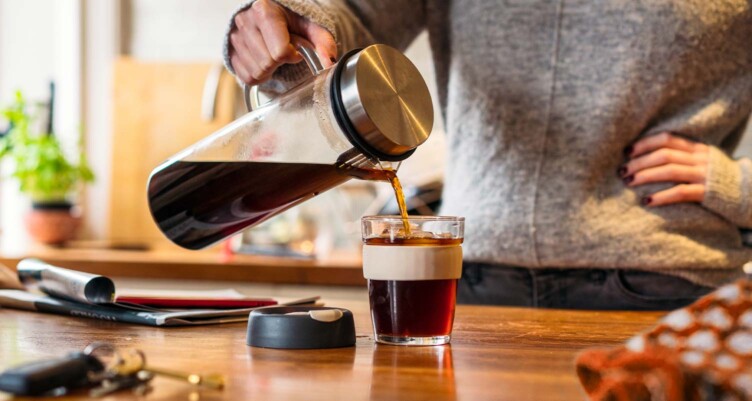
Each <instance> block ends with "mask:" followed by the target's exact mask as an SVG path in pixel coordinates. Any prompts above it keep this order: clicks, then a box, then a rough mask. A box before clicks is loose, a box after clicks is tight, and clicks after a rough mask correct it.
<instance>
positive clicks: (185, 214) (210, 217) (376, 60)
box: [148, 38, 433, 249]
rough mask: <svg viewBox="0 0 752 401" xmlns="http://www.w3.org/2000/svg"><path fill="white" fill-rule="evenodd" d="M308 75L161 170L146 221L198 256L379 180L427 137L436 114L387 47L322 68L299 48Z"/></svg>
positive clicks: (249, 93) (306, 47)
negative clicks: (288, 213)
mask: <svg viewBox="0 0 752 401" xmlns="http://www.w3.org/2000/svg"><path fill="white" fill-rule="evenodd" d="M295 44H296V47H297V49H298V51H299V52H300V53H301V55H302V56H303V59H304V60H305V61H306V63H307V65H308V67H309V68H310V69H311V72H312V73H313V76H311V77H310V78H308V79H306V80H305V81H304V82H302V83H301V84H299V85H298V86H296V87H294V88H293V89H291V90H289V91H288V92H286V93H284V94H282V95H280V96H278V97H277V98H276V99H273V100H272V101H270V102H269V103H267V104H265V105H264V106H262V107H258V108H254V107H252V106H253V103H254V102H253V100H256V102H255V103H257V102H258V96H257V94H256V91H255V88H252V89H250V90H249V89H248V88H246V91H245V96H246V104H247V105H248V106H249V113H248V114H246V115H244V116H243V117H241V118H239V119H238V120H236V121H234V122H233V123H231V124H229V125H228V126H226V127H224V128H222V129H220V130H219V131H217V132H215V133H213V134H211V135H210V136H208V137H207V138H205V139H203V140H201V141H199V142H198V143H196V144H194V145H192V146H190V147H189V148H187V149H185V150H183V151H181V152H179V153H178V154H176V155H174V156H173V157H171V158H170V159H168V160H167V161H166V162H164V163H163V164H161V165H160V166H158V167H157V168H156V169H154V171H153V172H152V174H151V177H150V178H149V184H148V201H149V207H150V209H151V213H152V217H153V218H154V220H155V222H156V223H157V226H158V227H159V229H160V230H161V231H162V232H163V233H164V234H165V236H167V238H169V239H170V240H171V241H173V242H174V243H176V244H177V245H180V246H182V247H184V248H189V249H201V248H204V247H206V246H209V245H211V244H214V243H216V242H218V241H220V240H222V239H224V238H227V237H228V236H230V235H232V234H235V233H237V232H239V231H240V230H243V229H245V228H247V227H251V226H254V225H256V224H259V223H261V222H262V221H264V220H266V219H268V218H270V217H272V216H274V215H276V214H279V213H281V212H283V211H285V210H287V209H289V208H291V207H293V206H295V205H297V204H300V203H301V202H304V201H306V200H308V199H310V198H312V197H314V196H316V195H318V194H320V193H322V192H324V191H326V190H328V189H331V188H333V187H335V186H337V185H340V184H342V183H344V182H346V181H348V180H350V179H351V178H359V179H370V180H378V179H385V178H386V176H385V175H384V174H383V173H384V169H394V168H395V165H397V163H399V162H400V161H401V160H404V159H405V158H407V157H409V156H410V155H411V154H412V153H413V152H414V151H415V148H416V147H417V146H419V145H420V144H421V143H423V142H424V141H425V140H426V139H427V138H428V136H429V135H430V130H431V127H432V125H433V107H432V103H431V97H430V94H429V93H428V88H427V86H426V84H425V82H424V80H423V78H422V77H421V75H420V73H419V72H418V70H417V69H416V68H415V66H414V65H413V64H412V63H411V62H410V61H409V60H408V59H407V58H406V57H405V56H404V55H403V54H402V53H400V52H399V51H397V50H396V49H393V48H391V47H388V46H385V45H372V46H369V47H366V48H364V49H361V50H354V51H352V52H350V53H348V54H346V55H345V56H343V57H342V58H341V59H340V61H339V62H338V63H337V64H336V65H335V66H333V67H331V68H328V69H324V68H322V67H321V64H320V62H319V60H318V58H317V57H316V55H315V52H314V51H313V50H312V46H311V45H310V43H307V42H305V41H303V40H301V39H299V38H296V39H295Z"/></svg>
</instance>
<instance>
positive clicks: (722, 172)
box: [702, 146, 752, 229]
mask: <svg viewBox="0 0 752 401" xmlns="http://www.w3.org/2000/svg"><path fill="white" fill-rule="evenodd" d="M702 204H703V206H705V207H707V208H708V209H710V210H712V211H714V212H716V213H718V214H719V215H721V216H723V217H724V218H726V219H727V220H728V221H730V222H732V223H733V224H734V225H736V226H738V227H740V228H746V229H749V228H752V160H750V159H739V160H733V159H731V158H730V157H728V156H727V155H726V153H724V152H723V151H722V150H721V149H719V148H717V147H714V146H712V147H711V148H710V159H709V162H708V174H707V178H706V181H705V199H704V200H703V201H702Z"/></svg>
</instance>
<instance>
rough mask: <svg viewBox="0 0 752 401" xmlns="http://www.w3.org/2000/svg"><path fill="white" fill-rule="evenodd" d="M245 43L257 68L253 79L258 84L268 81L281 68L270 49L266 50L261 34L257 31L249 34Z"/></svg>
mask: <svg viewBox="0 0 752 401" xmlns="http://www.w3.org/2000/svg"><path fill="white" fill-rule="evenodd" d="M245 43H246V46H247V47H248V49H249V50H250V52H251V54H252V58H253V61H254V63H255V65H256V67H257V69H256V70H255V71H254V73H255V74H254V75H253V79H254V80H256V81H258V82H262V81H265V80H267V79H268V78H269V77H271V75H272V73H274V70H276V69H277V67H279V64H278V63H277V62H276V61H274V59H273V58H272V56H271V54H269V49H267V48H266V44H265V43H264V38H263V37H262V34H261V32H260V31H259V30H258V29H256V30H254V31H253V32H251V33H249V34H248V35H247V36H246V37H245Z"/></svg>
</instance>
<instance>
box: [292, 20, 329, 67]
mask: <svg viewBox="0 0 752 401" xmlns="http://www.w3.org/2000/svg"><path fill="white" fill-rule="evenodd" d="M301 28H302V31H303V32H301V34H302V36H304V37H305V38H306V39H308V40H309V41H310V42H311V43H312V44H313V46H314V50H316V53H317V54H318V55H319V58H320V59H321V63H322V64H323V65H324V67H331V66H332V65H333V64H334V63H335V62H336V61H337V42H335V41H334V36H332V34H331V33H329V31H327V30H326V29H325V28H324V27H322V26H321V25H317V24H315V23H313V22H311V21H309V20H304V21H303V23H302V26H301Z"/></svg>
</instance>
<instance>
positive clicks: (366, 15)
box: [223, 0, 425, 90]
mask: <svg viewBox="0 0 752 401" xmlns="http://www.w3.org/2000/svg"><path fill="white" fill-rule="evenodd" d="M275 1H276V2H277V3H279V4H281V5H282V6H284V7H286V8H287V9H289V10H291V11H292V12H294V13H296V14H298V15H301V16H303V17H305V18H308V19H309V20H311V21H313V22H314V23H316V24H318V25H320V26H322V27H324V28H325V29H326V30H328V31H329V32H330V33H331V34H332V36H334V39H335V41H336V42H337V50H338V55H339V57H341V56H342V54H344V53H345V52H347V51H349V50H351V49H354V48H357V47H363V46H367V45H369V44H372V43H384V44H387V45H390V46H393V47H396V48H398V49H400V50H404V49H405V48H406V47H407V46H409V45H410V43H412V41H413V39H415V37H416V36H417V35H418V34H419V33H420V31H421V30H422V29H423V28H424V26H425V5H424V0H379V1H373V0H275ZM251 5H253V1H250V2H247V3H245V4H242V5H241V6H240V7H238V9H237V10H236V11H235V12H234V13H233V14H232V18H231V19H230V24H229V25H228V28H227V31H226V33H225V37H224V49H223V50H224V52H223V56H224V62H225V67H227V70H228V71H230V72H231V73H232V74H233V75H236V74H235V71H234V69H233V68H232V65H231V64H230V52H231V46H232V44H231V43H230V33H231V32H232V31H233V30H234V29H235V16H236V15H237V14H238V13H240V12H242V11H245V10H247V9H248V8H250V7H251ZM308 74H309V72H308V71H307V68H306V67H305V65H304V64H303V63H299V64H296V65H284V66H282V67H280V68H279V69H278V70H277V72H275V74H274V77H273V80H275V81H277V82H273V83H271V87H269V88H268V89H271V90H282V89H283V88H284V87H289V86H290V85H291V84H293V83H295V82H297V81H299V80H300V79H302V78H305V77H306V76H307V75H308ZM280 85H281V86H280Z"/></svg>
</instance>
